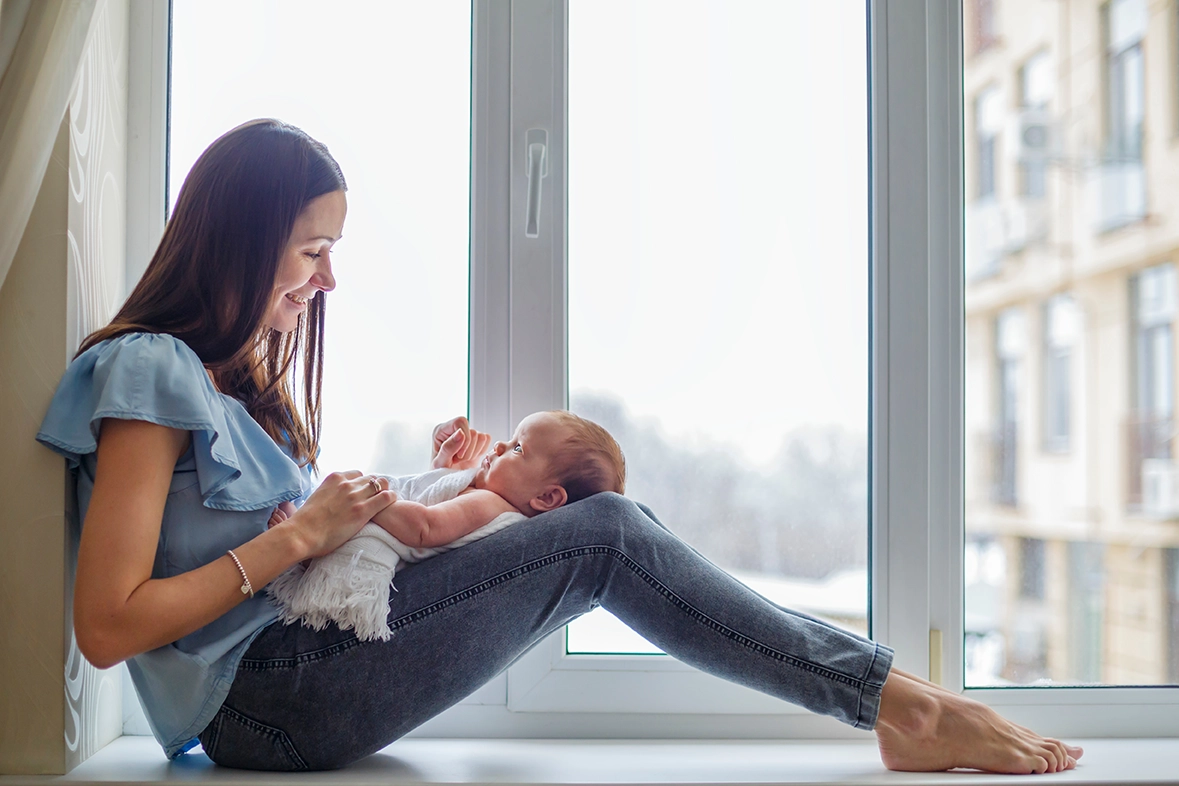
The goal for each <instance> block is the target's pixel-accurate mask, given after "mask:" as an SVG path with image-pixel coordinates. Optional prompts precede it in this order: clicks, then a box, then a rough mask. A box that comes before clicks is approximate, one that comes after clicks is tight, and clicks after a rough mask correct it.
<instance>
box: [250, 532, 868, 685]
mask: <svg viewBox="0 0 1179 786" xmlns="http://www.w3.org/2000/svg"><path fill="white" fill-rule="evenodd" d="M589 554H604V555H606V556H609V557H613V558H615V559H617V560H618V561H619V562H621V563H622V565H623V566H625V567H626V568H628V569H629V570H630V571H631V572H632V573H634V574H635V575H637V576H638V577H639V578H641V579H642V580H643V581H645V582H647V584H649V585H650V586H651V587H652V588H654V589H655V590H656V591H657V592H659V593H660V594H662V595H663V596H664V597H665V598H667V599H668V600H670V601H672V603H673V604H674V605H676V606H677V607H678V608H679V609H680V610H681V611H683V612H686V613H687V614H688V615H689V616H690V617H693V618H694V619H695V621H696V622H698V623H700V624H702V625H704V626H705V627H708V628H711V629H712V630H714V631H715V632H717V633H720V634H721V635H723V636H725V637H727V638H728V639H730V640H731V641H734V642H736V643H738V644H740V645H742V646H743V647H745V648H747V649H750V650H753V651H754V652H757V653H759V654H761V655H765V656H766V657H770V658H773V659H775V660H778V661H781V662H783V663H786V664H788V665H791V666H793V667H795V668H799V669H802V670H804V671H809V672H811V673H812V674H817V675H819V676H821V677H825V678H827V679H829V680H832V681H835V682H840V683H843V684H844V685H848V686H851V687H854V688H858V689H860V690H861V691H862V690H863V687H864V686H865V684H866V683H865V681H864V680H861V679H857V678H855V677H851V676H849V675H847V674H841V673H839V672H837V671H832V670H831V669H827V668H824V667H822V666H819V665H817V664H814V663H811V662H810V661H806V660H803V659H801V658H798V657H796V656H794V655H790V654H787V653H785V652H780V651H778V650H776V649H774V648H773V647H769V646H767V645H765V644H762V643H761V642H759V641H755V640H754V639H751V638H749V637H748V636H745V635H744V634H741V633H738V632H737V631H735V630H733V629H732V628H729V627H728V626H726V625H724V624H722V623H720V622H717V621H716V620H714V619H713V618H712V617H709V616H708V615H707V614H705V613H704V612H702V611H700V610H699V609H697V608H696V607H695V606H693V605H692V604H690V603H688V602H687V601H685V600H684V599H683V598H681V597H680V596H678V595H676V594H675V593H674V592H672V591H671V589H669V588H668V587H667V585H665V584H664V583H663V582H661V581H659V579H657V578H656V577H655V576H654V575H652V574H651V573H650V572H648V571H647V570H646V569H644V568H643V567H642V566H641V565H639V564H638V563H637V562H635V561H634V560H633V559H631V558H630V557H628V556H627V555H626V554H625V553H624V552H622V551H621V550H619V549H617V548H614V547H613V546H606V545H598V546H579V547H577V548H574V549H566V550H564V551H559V552H556V553H554V554H548V555H546V556H544V557H540V558H539V559H535V560H532V561H531V562H526V563H525V564H523V565H519V566H517V567H515V568H512V569H511V570H507V571H504V572H503V573H500V574H499V575H498V576H492V577H491V578H489V579H485V580H484V581H481V582H479V583H478V584H475V585H473V586H470V587H467V588H466V589H464V590H460V591H458V592H456V593H454V594H453V595H450V596H449V597H446V598H443V599H442V600H439V601H436V602H435V603H432V604H430V605H429V606H426V607H424V608H421V609H418V610H417V611H415V612H412V613H411V614H407V615H405V616H404V617H398V618H397V619H395V620H392V621H391V622H390V623H389V628H390V630H392V631H393V632H396V631H397V630H398V629H400V628H404V627H406V626H408V625H411V624H413V623H415V622H418V621H420V620H423V619H425V618H427V617H429V616H430V615H432V614H435V613H436V612H439V611H442V610H443V609H446V608H449V607H450V606H454V605H456V604H458V603H461V602H463V601H464V600H469V599H470V598H473V597H475V596H477V595H479V594H481V593H483V592H485V591H486V590H489V589H491V588H492V587H497V586H499V585H500V584H503V583H505V582H507V581H511V580H512V579H515V578H519V577H521V576H525V575H527V574H529V573H531V572H533V571H535V570H538V569H539V568H543V567H548V566H549V565H555V564H557V563H559V562H563V561H565V560H567V559H572V558H574V557H579V556H584V555H589ZM786 613H788V612H786ZM358 644H360V641H359V640H358V639H357V638H356V637H355V636H353V637H352V638H350V639H348V640H346V641H343V642H340V643H337V644H333V645H331V646H330V647H325V648H323V649H319V650H315V651H313V652H308V653H301V654H299V655H295V656H293V657H286V658H266V659H248V658H243V659H242V661H241V663H240V664H239V668H241V669H245V670H247V671H262V670H266V669H280V668H292V667H294V666H298V665H301V664H304V663H310V662H313V661H316V660H320V659H322V658H326V657H330V656H332V655H334V654H336V653H337V652H341V651H343V650H346V649H350V648H351V647H354V646H356V645H358ZM873 657H875V655H873Z"/></svg>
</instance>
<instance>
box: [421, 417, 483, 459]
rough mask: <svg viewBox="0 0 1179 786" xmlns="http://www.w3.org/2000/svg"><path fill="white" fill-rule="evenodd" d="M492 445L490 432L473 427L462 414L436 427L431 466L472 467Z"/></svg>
mask: <svg viewBox="0 0 1179 786" xmlns="http://www.w3.org/2000/svg"><path fill="white" fill-rule="evenodd" d="M490 447H491V435H490V434H485V433H483V432H482V431H477V430H475V429H473V428H471V424H470V422H469V421H468V420H467V419H466V418H464V417H462V416H459V417H457V418H451V419H450V420H448V421H446V422H445V423H439V424H438V425H437V426H435V427H434V444H433V451H432V453H431V455H432V456H433V462H432V463H431V466H432V467H433V468H434V469H471V468H473V467H477V466H479V462H480V461H482V460H483V455H484V454H485V453H487V449H488V448H490Z"/></svg>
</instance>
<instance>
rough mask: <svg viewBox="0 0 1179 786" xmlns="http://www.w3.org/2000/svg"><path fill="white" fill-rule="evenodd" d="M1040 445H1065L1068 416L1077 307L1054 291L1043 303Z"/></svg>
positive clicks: (1054, 448) (1057, 447)
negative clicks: (1042, 441)
mask: <svg viewBox="0 0 1179 786" xmlns="http://www.w3.org/2000/svg"><path fill="white" fill-rule="evenodd" d="M1043 320H1044V350H1043V351H1044V374H1043V384H1044V398H1043V401H1044V409H1043V414H1042V419H1043V424H1044V449H1045V450H1047V451H1050V452H1055V453H1062V452H1066V451H1068V449H1069V433H1070V421H1071V418H1072V352H1073V344H1074V343H1075V342H1076V336H1077V329H1078V326H1077V308H1076V304H1075V303H1074V301H1073V299H1072V297H1071V296H1069V295H1057V296H1056V297H1054V298H1052V299H1051V300H1049V301H1048V303H1047V304H1046V305H1045V307H1044V312H1043Z"/></svg>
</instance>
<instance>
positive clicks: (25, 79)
mask: <svg viewBox="0 0 1179 786" xmlns="http://www.w3.org/2000/svg"><path fill="white" fill-rule="evenodd" d="M0 2H3V8H0V19H2V23H3V25H4V28H0V46H2V45H3V42H4V41H10V40H11V37H10V36H11V35H12V33H11V32H10V31H9V30H8V29H7V28H8V25H9V24H11V23H12V22H13V18H15V17H18V16H20V15H21V14H20V13H19V12H20V11H24V12H25V14H24V15H25V20H24V25H23V27H22V29H21V30H20V35H19V38H17V40H16V45H15V48H14V49H13V50H12V56H11V60H10V62H9V63H8V67H7V68H5V69H4V71H3V76H2V77H0V286H3V285H4V279H5V277H7V275H8V269H9V268H10V267H11V266H12V258H13V256H14V255H15V254H16V249H17V247H18V246H19V245H20V241H21V237H22V236H23V235H24V231H25V225H26V224H27V223H28V220H29V215H30V213H32V210H33V201H34V200H35V199H36V198H37V191H38V189H39V188H40V186H41V178H42V177H44V175H45V168H46V166H48V165H49V156H50V153H51V152H52V151H53V142H54V140H55V139H56V138H57V130H58V127H59V126H60V125H61V119H62V117H64V116H65V110H66V106H67V105H68V103H69V98H70V93H71V91H72V89H73V85H74V78H75V77H76V75H77V72H78V65H79V62H80V60H81V56H82V48H83V46H84V45H85V43H86V36H87V34H88V33H89V31H90V25H91V23H92V22H93V21H94V11H95V7H96V5H97V0H37V2H34V3H31V4H29V3H25V2H23V0H0ZM18 21H19V20H18ZM0 54H3V52H2V51H0ZM2 62H3V61H0V64H2Z"/></svg>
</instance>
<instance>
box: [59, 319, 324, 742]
mask: <svg viewBox="0 0 1179 786" xmlns="http://www.w3.org/2000/svg"><path fill="white" fill-rule="evenodd" d="M103 418H120V419H124V420H145V421H148V422H150V423H158V424H160V425H162V426H170V427H171V428H178V429H184V430H185V431H190V432H192V445H191V447H190V448H189V449H188V450H187V451H186V452H185V453H184V455H182V456H181V457H180V459H179V460H178V461H177V462H176V468H175V470H174V471H173V473H172V484H171V486H170V487H169V490H168V498H167V502H166V503H165V505H164V517H163V521H162V522H161V526H160V540H159V545H158V546H157V548H156V556H155V564H154V565H153V566H152V573H151V575H152V578H156V579H161V578H168V577H170V576H176V575H178V574H181V573H185V572H187V571H190V570H193V569H195V568H199V567H201V566H202V565H206V564H208V563H210V562H213V561H214V560H216V559H219V558H220V557H222V556H224V555H225V552H226V551H227V550H228V549H232V548H236V547H237V546H240V545H242V544H243V543H245V542H246V541H248V540H251V539H252V538H254V537H255V536H257V535H259V534H261V533H262V532H265V530H266V522H267V521H268V519H269V518H270V514H271V511H273V509H274V508H275V506H276V505H278V504H279V503H280V502H284V501H287V500H295V501H296V504H299V503H300V502H301V501H302V498H303V496H304V495H306V494H307V493H309V492H310V490H311V476H310V470H309V469H307V468H303V469H300V468H299V466H298V465H297V464H295V462H294V461H292V460H291V458H290V456H289V455H288V454H287V453H286V452H285V451H284V450H282V449H281V448H280V447H279V446H278V445H277V444H276V443H275V442H274V440H272V439H271V438H270V436H269V435H268V434H267V433H266V432H265V431H264V430H263V429H262V427H261V426H260V425H258V423H257V422H256V421H255V420H254V419H253V418H252V417H250V415H249V413H248V412H246V409H245V407H244V406H242V404H241V402H239V401H238V400H237V399H234V398H232V397H230V396H226V395H224V394H222V393H220V392H218V391H217V389H216V388H215V387H214V386H213V383H212V381H211V380H210V379H209V375H208V374H207V373H206V372H205V368H204V365H203V364H202V363H201V360H200V358H199V357H197V355H196V353H195V352H193V351H192V349H190V348H189V346H188V345H187V344H185V343H184V342H182V341H180V340H179V339H177V338H175V337H173V336H170V335H166V334H155V333H130V334H125V335H122V336H119V337H117V338H113V339H110V340H108V341H104V342H102V343H100V344H97V345H95V346H93V347H91V348H90V349H88V350H87V351H86V352H84V353H82V354H81V355H79V356H78V357H77V358H75V359H74V362H73V363H71V364H70V366H69V368H68V369H66V372H65V375H64V376H63V377H62V379H61V382H60V383H59V384H58V387H57V392H56V393H55V394H54V396H53V401H52V402H51V403H50V405H49V411H48V413H47V414H46V415H45V420H44V421H43V422H42V424H41V430H40V431H39V432H38V433H37V441H38V442H41V443H42V444H43V445H45V446H46V447H48V448H50V449H51V450H54V451H56V452H57V453H60V454H61V455H62V456H65V458H66V461H67V463H68V464H69V467H70V468H71V469H73V470H76V471H77V478H78V507H77V510H78V521H79V522H80V521H85V517H86V510H87V508H88V507H89V505H90V496H91V494H92V492H93V491H94V472H95V466H96V464H97V456H96V454H95V451H96V450H97V448H98V446H97V442H96V439H97V436H98V431H99V426H100V423H101V421H102V419H103ZM277 616H278V615H277V611H276V609H275V608H274V606H272V605H271V604H270V603H269V602H268V596H267V594H266V593H265V592H264V591H263V592H258V593H257V594H256V595H255V596H254V597H253V598H250V599H247V600H245V601H243V602H242V603H241V604H239V605H238V606H236V607H234V608H233V609H232V610H230V611H229V612H228V613H226V614H225V615H223V616H222V617H220V618H219V619H217V620H215V621H213V622H212V623H210V624H208V625H206V626H205V627H203V628H201V629H199V630H197V631H194V632H193V633H190V634H189V635H187V636H185V637H184V638H182V639H179V640H178V641H174V642H172V643H171V644H168V645H166V646H163V647H159V648H158V649H154V650H151V651H150V652H145V653H143V654H141V655H136V656H135V657H133V658H131V659H130V660H129V661H127V666H128V668H129V670H130V672H131V679H132V681H133V682H134V684H135V689H136V691H137V692H138V694H139V698H140V701H141V702H142V703H143V707H144V711H145V713H146V714H147V718H148V722H149V724H150V726H151V730H152V733H153V734H155V737H156V740H158V741H159V743H160V744H161V745H162V746H163V748H164V752H165V753H166V754H167V756H168V758H175V757H176V756H178V755H180V754H181V753H183V752H184V751H186V750H188V749H189V748H191V747H193V745H195V744H196V739H195V737H196V735H197V734H199V733H200V732H201V730H203V729H204V728H205V726H206V725H208V723H209V721H211V720H212V719H213V716H214V715H215V714H216V713H217V710H218V709H219V708H220V707H221V704H222V702H223V701H224V700H225V697H226V695H228V693H229V686H230V683H232V682H233V677H234V674H235V673H236V672H237V666H238V662H239V661H240V660H241V657H242V655H243V654H244V653H245V651H246V649H247V648H248V647H249V646H250V642H251V641H253V640H254V637H255V636H257V635H258V633H259V632H260V631H261V630H262V629H263V628H264V627H266V626H267V625H269V624H270V623H271V622H273V621H274V620H275V619H276V618H277Z"/></svg>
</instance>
